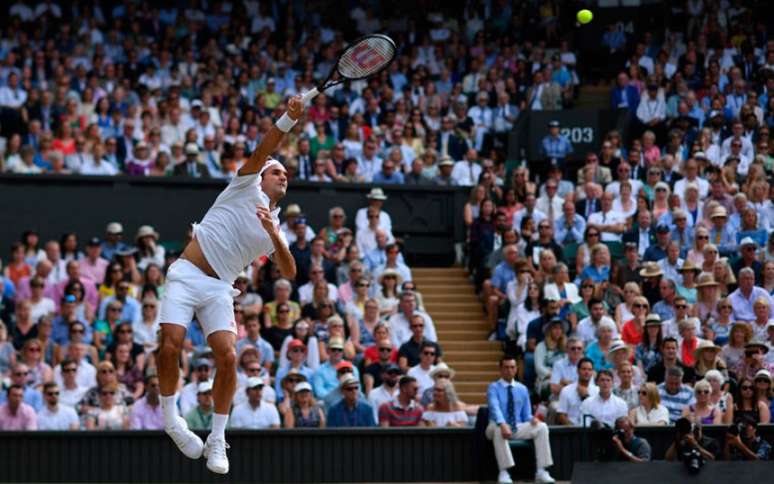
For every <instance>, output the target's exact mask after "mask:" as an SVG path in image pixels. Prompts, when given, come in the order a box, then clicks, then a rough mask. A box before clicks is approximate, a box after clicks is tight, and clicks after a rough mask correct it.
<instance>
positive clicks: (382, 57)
mask: <svg viewBox="0 0 774 484" xmlns="http://www.w3.org/2000/svg"><path fill="white" fill-rule="evenodd" d="M394 55H395V49H394V47H393V46H392V45H391V44H390V43H389V42H386V41H384V40H381V39H378V38H370V39H366V40H364V41H363V42H361V43H358V44H357V45H355V46H353V47H352V48H351V49H350V50H348V51H347V52H345V53H344V55H343V56H342V57H341V59H340V61H339V69H338V71H339V72H340V73H341V75H342V76H344V77H347V78H351V79H357V78H363V77H367V76H369V75H371V74H373V73H375V72H378V71H379V70H381V69H382V67H384V66H385V65H386V64H388V63H389V62H390V61H391V60H392V58H393V56H394Z"/></svg>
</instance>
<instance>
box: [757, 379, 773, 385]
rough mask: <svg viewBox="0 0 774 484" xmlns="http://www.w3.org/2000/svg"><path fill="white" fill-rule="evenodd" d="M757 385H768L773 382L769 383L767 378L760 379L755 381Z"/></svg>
mask: <svg viewBox="0 0 774 484" xmlns="http://www.w3.org/2000/svg"><path fill="white" fill-rule="evenodd" d="M755 383H768V384H771V382H770V381H768V380H767V379H765V378H759V379H757V380H755Z"/></svg>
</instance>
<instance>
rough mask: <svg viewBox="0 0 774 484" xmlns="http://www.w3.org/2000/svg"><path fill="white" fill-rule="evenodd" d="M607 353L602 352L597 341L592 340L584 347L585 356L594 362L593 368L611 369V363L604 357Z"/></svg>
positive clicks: (597, 369)
mask: <svg viewBox="0 0 774 484" xmlns="http://www.w3.org/2000/svg"><path fill="white" fill-rule="evenodd" d="M606 356H607V355H606V354H605V353H603V352H602V350H601V349H600V347H599V342H597V341H594V342H593V343H591V344H590V345H589V346H588V347H587V348H586V358H589V359H590V360H591V361H593V362H594V370H596V371H599V370H611V369H612V368H613V364H612V363H610V362H609V361H607V358H605V357H606Z"/></svg>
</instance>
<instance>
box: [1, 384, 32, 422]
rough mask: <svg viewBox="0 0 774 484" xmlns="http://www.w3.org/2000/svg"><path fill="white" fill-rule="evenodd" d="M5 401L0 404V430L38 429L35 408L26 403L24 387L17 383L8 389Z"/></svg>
mask: <svg viewBox="0 0 774 484" xmlns="http://www.w3.org/2000/svg"><path fill="white" fill-rule="evenodd" d="M4 400H5V403H3V404H0V430H37V428H38V421H37V416H36V415H35V410H34V409H33V408H32V407H31V406H30V405H28V404H26V403H24V388H23V387H22V386H21V385H18V384H16V383H13V384H11V386H10V387H8V390H6V394H5V399H4Z"/></svg>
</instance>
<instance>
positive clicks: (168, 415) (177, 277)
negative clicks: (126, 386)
mask: <svg viewBox="0 0 774 484" xmlns="http://www.w3.org/2000/svg"><path fill="white" fill-rule="evenodd" d="M195 301H196V299H195V297H194V295H193V294H192V289H191V287H190V282H189V281H188V280H186V279H185V271H184V266H183V267H181V264H178V263H177V262H175V263H174V264H172V266H171V267H170V268H169V271H168V272H167V285H166V289H165V291H164V297H163V299H162V301H161V312H160V314H159V319H160V320H161V321H163V322H162V323H161V330H160V333H161V334H160V341H159V358H158V363H157V364H158V374H159V385H160V387H161V388H160V389H161V409H162V411H163V413H164V429H165V430H166V432H167V434H169V436H170V437H171V438H172V440H173V441H174V442H175V444H176V445H177V447H178V448H179V449H180V451H181V452H182V453H183V454H185V456H186V457H189V458H191V459H198V458H199V457H201V455H202V452H203V450H204V442H202V439H200V438H199V436H197V435H196V434H195V433H193V432H191V431H190V430H188V425H187V424H186V422H185V419H184V418H183V417H181V416H180V415H179V414H178V409H177V393H176V392H177V385H178V382H179V380H180V352H181V351H182V349H183V342H184V341H185V335H186V331H187V329H188V324H189V323H190V322H191V320H192V319H193V314H194V304H195Z"/></svg>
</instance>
